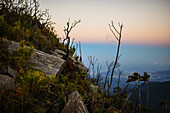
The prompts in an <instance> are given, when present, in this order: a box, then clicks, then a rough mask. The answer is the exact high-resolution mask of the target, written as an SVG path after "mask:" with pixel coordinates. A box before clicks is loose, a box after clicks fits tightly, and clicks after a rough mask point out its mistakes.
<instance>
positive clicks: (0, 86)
mask: <svg viewBox="0 0 170 113" xmlns="http://www.w3.org/2000/svg"><path fill="white" fill-rule="evenodd" d="M14 81H15V80H14V78H13V77H10V76H8V75H4V74H0V94H2V93H3V92H4V91H5V90H6V89H12V88H13V87H14Z"/></svg>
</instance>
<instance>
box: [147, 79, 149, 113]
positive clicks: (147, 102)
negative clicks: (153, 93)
mask: <svg viewBox="0 0 170 113" xmlns="http://www.w3.org/2000/svg"><path fill="white" fill-rule="evenodd" d="M147 113H149V81H148V80H147Z"/></svg>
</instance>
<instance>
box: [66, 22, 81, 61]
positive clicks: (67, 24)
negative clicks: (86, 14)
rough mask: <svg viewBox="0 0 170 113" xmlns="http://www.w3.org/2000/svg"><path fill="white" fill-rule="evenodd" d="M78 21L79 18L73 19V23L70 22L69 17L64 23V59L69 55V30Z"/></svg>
mask: <svg viewBox="0 0 170 113" xmlns="http://www.w3.org/2000/svg"><path fill="white" fill-rule="evenodd" d="M80 22H81V20H79V21H76V20H75V21H74V22H73V23H70V19H69V20H68V22H67V23H66V27H65V26H64V33H65V39H64V40H63V45H64V42H65V41H66V40H67V45H66V52H67V54H66V57H65V59H66V58H67V57H68V56H69V50H70V49H69V44H70V32H71V30H72V29H73V28H74V27H75V26H76V25H77V24H78V23H80Z"/></svg>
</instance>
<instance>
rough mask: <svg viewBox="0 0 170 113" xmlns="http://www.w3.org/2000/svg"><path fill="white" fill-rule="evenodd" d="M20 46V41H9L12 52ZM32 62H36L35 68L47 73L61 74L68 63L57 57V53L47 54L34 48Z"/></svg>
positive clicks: (10, 51)
mask: <svg viewBox="0 0 170 113" xmlns="http://www.w3.org/2000/svg"><path fill="white" fill-rule="evenodd" d="M18 48H19V43H17V42H14V41H9V48H8V50H9V53H12V51H13V50H16V49H18ZM29 61H30V62H32V63H36V64H37V65H36V66H34V67H33V68H34V69H39V70H41V71H43V72H44V73H45V74H47V75H52V74H56V75H59V74H60V73H61V72H62V70H63V69H64V67H65V65H66V61H65V60H63V59H61V58H60V57H57V56H55V55H50V54H47V53H45V52H43V51H39V50H37V49H34V54H33V55H32V56H31V58H30V59H29Z"/></svg>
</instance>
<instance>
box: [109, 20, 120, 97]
mask: <svg viewBox="0 0 170 113" xmlns="http://www.w3.org/2000/svg"><path fill="white" fill-rule="evenodd" d="M118 25H119V28H120V30H119V31H118V30H117V29H116V27H115V26H114V24H113V21H111V24H109V28H110V30H111V32H112V34H113V35H114V37H115V38H116V40H117V41H118V45H117V53H116V58H115V62H114V65H113V68H112V72H111V75H110V76H111V78H110V83H109V85H108V89H107V94H108V93H109V90H110V88H111V86H112V83H113V74H114V71H115V69H116V67H117V64H118V60H119V58H120V55H119V49H120V43H121V38H122V28H123V24H121V25H120V23H118ZM116 34H117V35H118V36H117V35H116Z"/></svg>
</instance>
